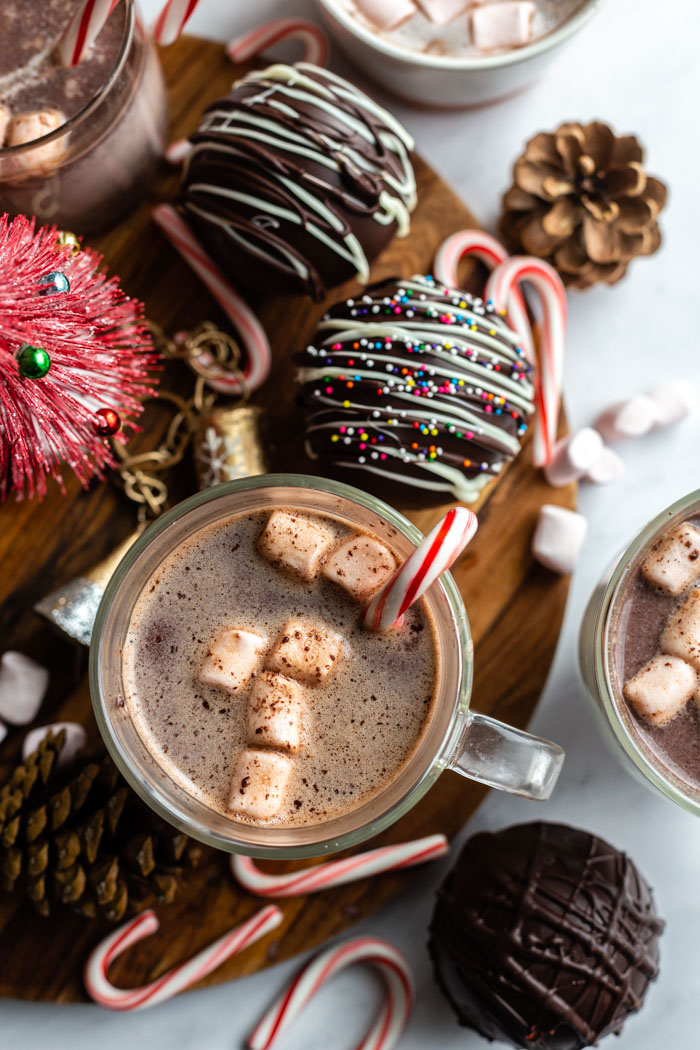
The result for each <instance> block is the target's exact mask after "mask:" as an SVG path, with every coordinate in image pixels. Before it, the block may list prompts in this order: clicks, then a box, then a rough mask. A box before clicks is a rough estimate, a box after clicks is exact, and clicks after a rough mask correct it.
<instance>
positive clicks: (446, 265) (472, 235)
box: [433, 230, 537, 363]
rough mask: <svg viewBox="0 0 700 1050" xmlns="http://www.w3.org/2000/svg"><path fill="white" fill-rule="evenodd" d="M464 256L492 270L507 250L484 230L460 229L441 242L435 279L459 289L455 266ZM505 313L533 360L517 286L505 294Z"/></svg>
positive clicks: (527, 327)
mask: <svg viewBox="0 0 700 1050" xmlns="http://www.w3.org/2000/svg"><path fill="white" fill-rule="evenodd" d="M465 255H473V256H474V258H475V259H478V260H479V261H480V262H482V263H484V265H485V266H486V267H487V268H488V269H489V270H493V269H495V267H496V266H498V265H499V264H500V263H502V262H504V261H505V260H506V259H507V258H508V252H507V251H506V249H505V248H504V247H503V245H502V244H501V242H500V241H497V240H496V238H495V237H492V236H491V234H490V233H486V232H485V231H484V230H460V232H459V233H453V234H452V236H451V237H448V238H447V240H445V241H443V242H442V244H441V245H440V247H439V248H438V250H437V252H436V254H435V265H434V267H433V270H434V273H435V276H436V277H437V279H438V281H441V282H442V283H443V284H446V285H447V287H448V288H458V287H459V275H458V267H459V263H460V260H461V259H462V258H463V257H464V256H465ZM507 312H508V322H509V324H510V325H511V327H512V328H513V329H514V330H515V331H516V332H517V333H518V335H519V336H520V341H521V343H522V350H523V356H524V357H526V358H527V360H528V361H531V362H533V363H534V362H535V361H536V360H537V355H536V354H535V346H534V343H533V340H532V329H531V326H530V317H529V315H528V312H527V306H526V304H525V299H524V298H523V294H522V292H521V291H520V288H518V287H517V285H516V287H515V288H513V290H512V292H511V294H510V296H509V297H508V303H507Z"/></svg>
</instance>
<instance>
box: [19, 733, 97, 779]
mask: <svg viewBox="0 0 700 1050" xmlns="http://www.w3.org/2000/svg"><path fill="white" fill-rule="evenodd" d="M62 730H63V732H65V734H66V735H65V739H64V741H63V747H62V748H61V753H60V754H59V756H58V761H57V763H56V768H57V769H65V768H66V767H67V766H69V765H70V764H71V763H72V762H73V759H74V758H75V757H76V755H77V754H78V752H79V751H82V749H83V748H84V747H85V744H86V743H87V733H86V732H85V729H84V728H83V726H81V725H78V723H77V722H52V723H51V725H48V726H38V727H37V728H36V729H32V730H31V731H30V732H29V733H27V735H26V736H25V738H24V740H23V741H22V761H23V762H26V760H27V759H28V758H29V756H30V755H31V753H32V752H33V751H36V749H37V748H38V746H39V744H40V743H41V741H42V740H43V739H44V737H45V736H47V735H48V734H49V733H53V735H54V736H58V734H59V733H60V732H61V731H62Z"/></svg>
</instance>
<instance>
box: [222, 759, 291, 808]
mask: <svg viewBox="0 0 700 1050" xmlns="http://www.w3.org/2000/svg"><path fill="white" fill-rule="evenodd" d="M293 768H294V767H293V763H292V762H291V761H290V760H289V759H288V758H285V757H284V755H279V754H277V752H276V751H254V750H253V749H252V748H248V749H247V750H245V751H243V752H242V754H241V755H240V757H239V759H238V762H237V763H236V771H235V773H234V774H233V780H232V782H231V794H230V795H229V800H228V808H229V809H230V810H231V811H232V812H233V813H236V814H239V815H240V816H243V817H250V818H251V819H252V820H270V819H271V818H272V817H275V816H276V815H277V814H278V813H279V811H280V808H281V806H282V804H283V802H284V796H285V793H286V790H287V784H288V783H289V778H290V776H291V775H292V769H293Z"/></svg>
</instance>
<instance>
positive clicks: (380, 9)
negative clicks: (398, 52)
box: [355, 0, 417, 30]
mask: <svg viewBox="0 0 700 1050" xmlns="http://www.w3.org/2000/svg"><path fill="white" fill-rule="evenodd" d="M355 7H356V8H357V9H358V11H361V12H362V14H363V15H364V16H365V18H366V19H367V21H368V22H372V23H373V24H374V25H375V26H376V27H377V29H385V30H386V29H396V27H397V26H400V25H401V23H402V22H405V21H406V19H407V18H411V16H412V15H414V14H415V13H416V11H417V7H416V5H415V3H414V2H413V0H355Z"/></svg>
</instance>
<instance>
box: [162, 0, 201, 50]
mask: <svg viewBox="0 0 700 1050" xmlns="http://www.w3.org/2000/svg"><path fill="white" fill-rule="evenodd" d="M197 3H198V0H168V2H167V4H166V5H165V7H164V8H163V9H162V11H161V12H160V14H159V15H158V18H157V19H156V24H155V25H154V26H153V39H154V40H155V42H156V43H157V44H172V43H173V42H174V41H175V40H177V38H178V37H179V36H180V34H181V33H182V30H183V29H184V28H185V25H186V23H187V22H188V21H189V18H190V15H191V14H192V12H193V11H194V9H195V7H196V6H197Z"/></svg>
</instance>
